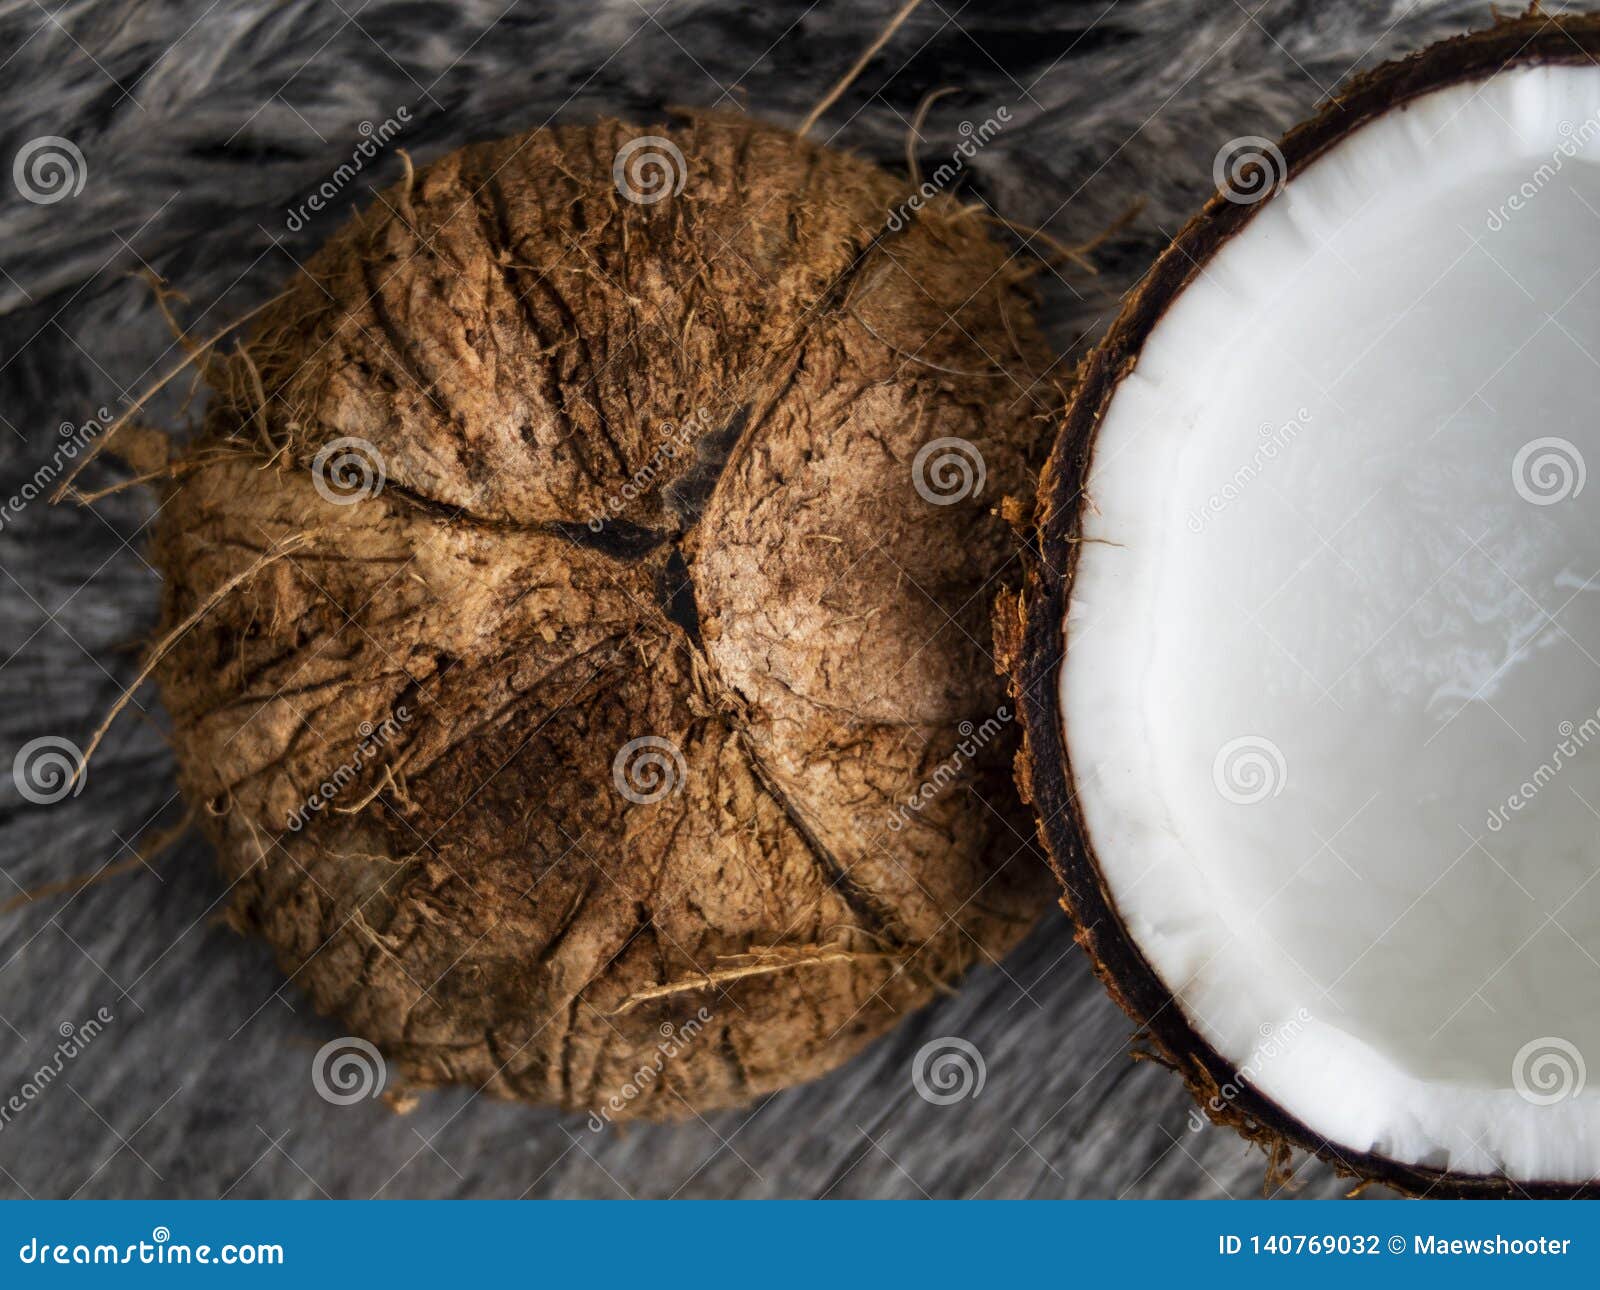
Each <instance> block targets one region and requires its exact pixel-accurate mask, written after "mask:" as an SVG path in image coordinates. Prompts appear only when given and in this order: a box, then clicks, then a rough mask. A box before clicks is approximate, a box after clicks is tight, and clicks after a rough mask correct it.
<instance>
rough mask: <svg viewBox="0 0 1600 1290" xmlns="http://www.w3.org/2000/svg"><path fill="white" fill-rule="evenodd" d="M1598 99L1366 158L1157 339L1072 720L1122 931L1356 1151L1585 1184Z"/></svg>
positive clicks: (1598, 1052) (1445, 131)
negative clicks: (1126, 930)
mask: <svg viewBox="0 0 1600 1290" xmlns="http://www.w3.org/2000/svg"><path fill="white" fill-rule="evenodd" d="M1591 470H1592V471H1596V472H1600V68H1596V67H1584V68H1581V69H1579V68H1565V67H1546V68H1531V69H1523V70H1516V71H1511V72H1506V73H1502V74H1500V75H1498V76H1495V77H1492V78H1490V79H1488V80H1484V81H1479V82H1477V83H1471V84H1466V85H1461V86H1458V87H1452V88H1447V89H1443V90H1439V91H1436V92H1433V93H1431V94H1428V95H1426V96H1424V97H1422V98H1419V99H1416V100H1414V101H1412V102H1411V103H1410V105H1409V106H1407V107H1404V108H1403V109H1395V110H1391V111H1390V112H1388V113H1386V114H1384V115H1383V116H1381V117H1379V118H1377V119H1376V120H1374V121H1372V122H1371V123H1369V124H1367V125H1365V126H1363V127H1362V128H1360V129H1359V130H1357V131H1356V132H1354V133H1353V134H1351V135H1349V136H1348V137H1347V138H1346V139H1345V140H1344V141H1343V142H1342V143H1340V144H1338V145H1337V146H1335V147H1334V148H1332V149H1330V150H1329V151H1327V152H1325V153H1324V154H1323V155H1322V156H1321V157H1320V158H1319V159H1318V160H1316V161H1315V162H1314V163H1312V164H1311V165H1310V166H1308V167H1307V168H1305V169H1304V170H1303V171H1302V172H1301V173H1299V174H1298V175H1297V176H1296V177H1294V178H1293V179H1292V180H1290V181H1289V182H1288V183H1287V184H1286V185H1284V186H1283V187H1282V188H1281V189H1280V190H1279V191H1278V192H1277V193H1276V194H1275V195H1273V196H1272V197H1270V198H1269V199H1267V200H1266V201H1265V202H1264V203H1262V204H1261V205H1260V207H1259V209H1258V210H1257V212H1256V213H1255V215H1254V217H1253V218H1252V220H1251V221H1250V222H1249V223H1248V224H1247V225H1246V226H1245V227H1244V229H1243V230H1242V231H1241V232H1240V233H1239V234H1238V235H1237V236H1236V237H1234V238H1233V239H1232V240H1231V241H1229V242H1228V243H1226V244H1225V245H1224V246H1223V247H1222V248H1221V250H1220V251H1219V252H1218V253H1217V254H1216V255H1215V256H1214V258H1213V259H1212V260H1211V261H1210V262H1209V263H1208V264H1207V265H1206V266H1205V268H1204V271H1203V273H1202V274H1201V275H1200V276H1199V277H1198V278H1197V279H1196V280H1195V282H1194V283H1193V284H1192V285H1191V286H1190V287H1189V288H1187V289H1186V290H1185V291H1184V292H1183V293H1182V294H1181V295H1180V296H1179V297H1178V298H1177V299H1176V301H1175V302H1174V303H1173V304H1172V305H1171V307H1170V309H1169V310H1168V311H1167V313H1166V314H1165V315H1164V317H1163V318H1162V319H1161V321H1160V322H1159V323H1158V324H1157V325H1156V327H1155V329H1154V331H1153V333H1152V334H1151V335H1150V337H1149V339H1148V342H1147V344H1146V345H1145V347H1144V349H1143V352H1142V353H1141V354H1140V356H1139V358H1138V362H1137V365H1136V367H1135V369H1134V370H1133V372H1132V373H1131V374H1130V375H1129V376H1127V377H1126V379H1125V380H1123V381H1122V383H1121V384H1120V386H1119V387H1118V388H1117V390H1116V392H1115V393H1114V395H1113V397H1112V400H1111V403H1110V405H1109V407H1108V409H1107V411H1106V414H1105V417H1104V419H1103V422H1102V427H1101V429H1100V431H1099V434H1098V436H1097V439H1096V441H1095V444H1094V449H1093V456H1092V461H1091V465H1090V473H1089V477H1088V487H1087V492H1088V496H1089V498H1090V505H1089V507H1088V508H1087V509H1086V512H1085V516H1084V519H1083V535H1084V537H1085V538H1087V539H1089V540H1088V541H1086V542H1085V543H1084V544H1083V545H1082V547H1081V548H1080V554H1079V558H1078V565H1077V571H1076V580H1075V583H1074V585H1073V588H1072V595H1071V603H1070V607H1069V610H1068V613H1067V623H1066V663H1065V665H1064V667H1063V669H1062V678H1061V694H1062V707H1063V718H1064V736H1065V739H1066V743H1067V750H1068V755H1069V759H1070V763H1071V768H1072V773H1073V777H1074V782H1075V786H1076V790H1077V793H1078V800H1079V809H1080V811H1081V819H1082V821H1083V824H1084V827H1085V830H1086V833H1087V836H1088V839H1089V841H1090V844H1091V846H1092V847H1093V852H1094V855H1095V858H1096V860H1097V862H1098V865H1099V867H1100V869H1101V871H1102V874H1103V877H1104V879H1105V882H1106V885H1107V888H1108V890H1109V893H1110V895H1111V897H1112V902H1113V905H1114V907H1115V909H1116V910H1117V912H1118V915H1119V917H1120V919H1121V920H1122V922H1123V923H1124V924H1125V926H1126V927H1127V929H1128V930H1129V932H1130V934H1131V936H1132V938H1133V940H1134V941H1135V942H1136V943H1137V945H1138V947H1139V949H1140V950H1141V951H1142V953H1143V955H1144V956H1145V958H1146V959H1147V960H1148V962H1149V964H1150V965H1151V966H1152V967H1153V968H1154V970H1155V971H1156V973H1157V974H1158V975H1159V976H1160V978H1161V979H1162V982H1163V983H1164V985H1165V986H1166V987H1167V989H1168V991H1170V992H1171V993H1172V995H1173V996H1174V1004H1173V1005H1169V1006H1175V1007H1177V1008H1180V1009H1181V1010H1182V1013H1183V1014H1184V1015H1185V1016H1186V1017H1187V1019H1188V1020H1189V1022H1190V1024H1191V1025H1192V1027H1193V1029H1194V1030H1195V1031H1196V1032H1197V1033H1198V1034H1199V1035H1200V1036H1201V1037H1202V1038H1204V1040H1206V1041H1207V1043H1209V1044H1210V1045H1211V1046H1212V1047H1213V1048H1214V1049H1215V1050H1216V1051H1217V1052H1218V1053H1220V1054H1221V1055H1222V1057H1223V1058H1224V1059H1225V1061H1226V1062H1227V1063H1228V1065H1229V1066H1230V1068H1232V1069H1235V1070H1237V1071H1238V1072H1239V1073H1240V1077H1241V1078H1240V1081H1239V1082H1241V1083H1248V1084H1249V1085H1250V1086H1252V1087H1253V1088H1255V1089H1256V1090H1257V1091H1258V1092H1260V1093H1261V1094H1263V1095H1265V1096H1266V1097H1267V1098H1269V1099H1271V1100H1272V1101H1273V1102H1275V1103H1277V1104H1278V1105H1279V1106H1280V1107H1281V1108H1282V1109H1283V1110H1285V1111H1287V1112H1288V1113H1289V1114H1290V1115H1292V1116H1293V1117H1294V1118H1295V1119H1297V1120H1299V1121H1300V1122H1301V1123H1302V1124H1303V1125H1304V1126H1305V1127H1306V1128H1308V1129H1309V1130H1310V1131H1311V1132H1312V1133H1313V1134H1315V1135H1318V1136H1319V1137H1321V1138H1323V1139H1325V1140H1326V1141H1327V1142H1328V1144H1329V1145H1331V1146H1332V1148H1333V1149H1334V1150H1336V1151H1339V1152H1375V1153H1378V1154H1380V1155H1382V1156H1385V1157H1388V1158H1391V1159H1394V1160H1398V1161H1402V1162H1406V1163H1409V1164H1414V1165H1421V1166H1426V1167H1432V1168H1437V1169H1445V1170H1450V1171H1454V1172H1460V1173H1469V1174H1483V1173H1500V1172H1504V1173H1506V1174H1508V1175H1509V1176H1511V1177H1512V1178H1516V1179H1538V1180H1552V1181H1580V1180H1587V1179H1590V1178H1592V1177H1593V1176H1595V1175H1596V1174H1597V1173H1600V879H1597V874H1600V715H1597V714H1600V478H1596V479H1595V480H1592V481H1587V486H1585V484H1586V479H1587V473H1588V472H1589V471H1591Z"/></svg>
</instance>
